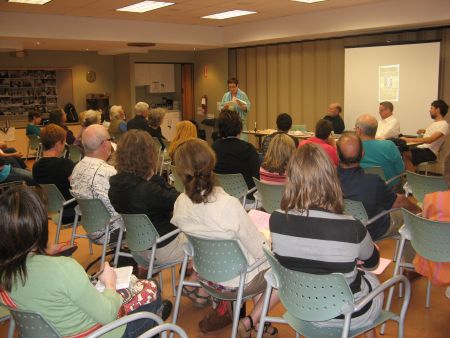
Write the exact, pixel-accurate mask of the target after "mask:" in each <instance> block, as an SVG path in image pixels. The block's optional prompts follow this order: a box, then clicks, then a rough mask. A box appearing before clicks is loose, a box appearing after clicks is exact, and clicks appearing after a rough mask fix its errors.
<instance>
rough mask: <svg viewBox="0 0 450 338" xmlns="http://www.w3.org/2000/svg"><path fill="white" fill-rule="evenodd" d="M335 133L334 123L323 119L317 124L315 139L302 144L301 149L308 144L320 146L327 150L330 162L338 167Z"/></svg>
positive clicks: (312, 138)
mask: <svg viewBox="0 0 450 338" xmlns="http://www.w3.org/2000/svg"><path fill="white" fill-rule="evenodd" d="M332 131H333V123H331V122H330V121H328V120H324V119H321V120H319V121H318V122H317V124H316V131H315V135H316V136H315V137H311V138H310V139H307V140H304V141H302V142H300V144H299V147H301V146H302V145H304V144H307V143H315V144H318V145H319V146H321V147H322V148H323V150H325V152H326V153H327V155H328V157H329V158H330V160H331V161H332V162H333V164H334V165H335V166H336V167H337V165H338V164H339V158H338V155H337V150H336V142H335V141H334V139H333V138H332V137H331V132H332Z"/></svg>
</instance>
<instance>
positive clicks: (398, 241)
mask: <svg viewBox="0 0 450 338" xmlns="http://www.w3.org/2000/svg"><path fill="white" fill-rule="evenodd" d="M399 244H400V240H398V239H396V240H395V251H394V259H393V261H394V262H396V261H397V259H398V258H397V255H398V246H399Z"/></svg>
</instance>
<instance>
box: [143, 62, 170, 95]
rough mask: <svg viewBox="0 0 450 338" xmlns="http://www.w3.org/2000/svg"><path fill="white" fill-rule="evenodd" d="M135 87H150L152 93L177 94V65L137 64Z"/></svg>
mask: <svg viewBox="0 0 450 338" xmlns="http://www.w3.org/2000/svg"><path fill="white" fill-rule="evenodd" d="M134 79H135V81H134V84H135V86H148V87H147V88H148V91H149V92H150V93H173V92H175V65H174V64H163V63H135V64H134Z"/></svg>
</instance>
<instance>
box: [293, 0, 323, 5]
mask: <svg viewBox="0 0 450 338" xmlns="http://www.w3.org/2000/svg"><path fill="white" fill-rule="evenodd" d="M292 1H297V2H304V3H307V4H312V3H314V2H322V1H327V0H292Z"/></svg>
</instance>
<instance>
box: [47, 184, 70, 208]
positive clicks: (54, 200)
mask: <svg viewBox="0 0 450 338" xmlns="http://www.w3.org/2000/svg"><path fill="white" fill-rule="evenodd" d="M41 188H42V190H44V192H45V194H46V195H47V210H48V211H49V212H58V211H60V210H61V208H62V207H63V203H64V202H65V201H66V200H65V198H64V196H63V195H62V194H61V192H60V191H59V189H58V187H57V186H56V185H54V184H41Z"/></svg>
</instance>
